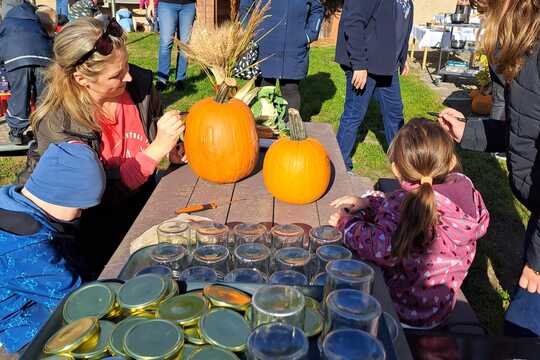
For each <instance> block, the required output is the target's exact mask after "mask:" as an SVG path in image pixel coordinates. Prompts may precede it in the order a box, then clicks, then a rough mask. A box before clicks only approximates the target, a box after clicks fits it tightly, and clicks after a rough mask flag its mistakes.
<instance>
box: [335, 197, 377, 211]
mask: <svg viewBox="0 0 540 360" xmlns="http://www.w3.org/2000/svg"><path fill="white" fill-rule="evenodd" d="M330 206H333V207H335V208H341V209H342V210H343V211H344V212H345V213H346V214H351V215H352V214H355V213H357V212H358V211H360V210H362V209H365V208H367V207H368V206H369V200H368V199H363V198H360V197H358V196H343V197H340V198H338V199H336V200H334V201H332V202H331V203H330Z"/></svg>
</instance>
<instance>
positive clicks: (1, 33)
mask: <svg viewBox="0 0 540 360" xmlns="http://www.w3.org/2000/svg"><path fill="white" fill-rule="evenodd" d="M51 57H52V39H51V37H50V36H49V34H48V33H47V31H46V30H45V29H44V28H43V26H42V24H41V22H40V18H39V16H38V15H37V14H36V8H35V7H34V6H33V5H32V4H30V3H29V2H27V1H23V2H22V4H20V5H18V6H15V7H14V8H13V9H11V10H10V11H9V12H8V13H7V15H6V18H5V19H4V21H3V22H2V23H1V24H0V63H2V62H3V63H4V67H5V69H6V71H7V76H6V77H7V80H8V82H9V85H10V89H11V97H10V98H9V100H8V109H7V114H6V120H7V123H8V125H9V129H10V130H9V139H10V141H11V142H12V143H13V144H15V145H22V144H24V143H25V142H28V140H29V139H28V138H26V137H23V134H24V132H25V131H26V129H27V128H28V126H29V116H30V100H31V97H33V98H34V100H35V99H37V98H38V97H39V95H40V94H41V92H42V91H43V88H44V75H43V70H44V69H45V68H46V67H47V66H48V65H49V63H50V62H51Z"/></svg>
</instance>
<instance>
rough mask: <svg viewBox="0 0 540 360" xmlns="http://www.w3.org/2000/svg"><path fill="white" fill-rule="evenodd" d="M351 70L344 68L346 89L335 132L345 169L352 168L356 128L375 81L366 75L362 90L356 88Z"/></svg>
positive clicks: (362, 115) (371, 93) (363, 113)
mask: <svg viewBox="0 0 540 360" xmlns="http://www.w3.org/2000/svg"><path fill="white" fill-rule="evenodd" d="M352 75H353V72H352V70H351V69H345V77H346V86H347V88H346V91H345V104H344V106H343V114H342V115H341V120H340V121H339V129H338V133H337V141H338V145H339V149H340V150H341V155H342V156H343V160H344V161H345V166H346V167H347V170H352V167H353V164H352V158H351V156H352V152H353V150H354V145H355V144H356V138H357V136H358V130H359V129H360V125H362V122H363V121H364V116H365V115H366V112H367V109H368V106H369V101H370V99H371V95H373V91H374V89H375V84H376V81H375V80H374V79H373V78H372V77H371V76H368V78H367V81H366V86H365V87H364V90H360V91H359V90H356V89H355V88H354V87H353V86H352V84H351V81H352Z"/></svg>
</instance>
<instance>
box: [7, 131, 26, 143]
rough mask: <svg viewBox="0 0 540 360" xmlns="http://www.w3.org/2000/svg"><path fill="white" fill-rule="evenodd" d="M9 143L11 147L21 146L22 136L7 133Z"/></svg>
mask: <svg viewBox="0 0 540 360" xmlns="http://www.w3.org/2000/svg"><path fill="white" fill-rule="evenodd" d="M9 141H10V142H11V143H12V144H13V145H22V144H23V136H22V135H14V134H12V133H9Z"/></svg>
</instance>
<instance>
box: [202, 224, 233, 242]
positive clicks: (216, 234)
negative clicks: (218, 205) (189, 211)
mask: <svg viewBox="0 0 540 360" xmlns="http://www.w3.org/2000/svg"><path fill="white" fill-rule="evenodd" d="M195 230H196V238H197V247H200V246H205V245H222V246H225V247H227V244H228V237H229V227H228V226H227V225H224V224H219V223H215V222H212V221H202V222H199V223H197V226H196V228H195Z"/></svg>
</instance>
